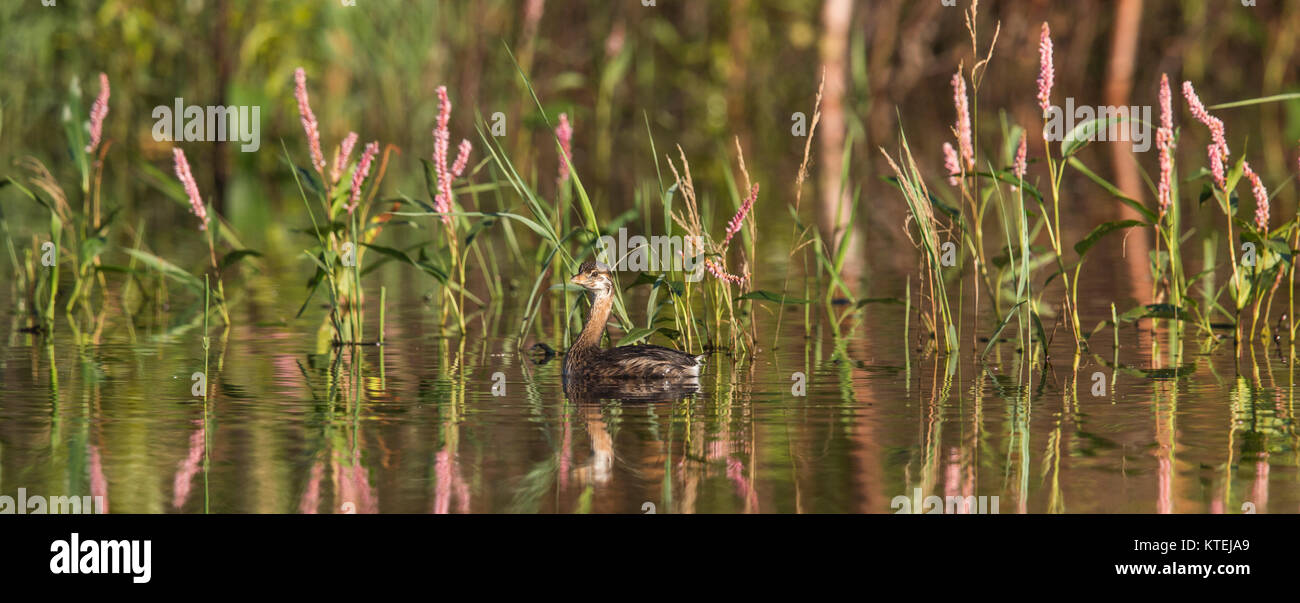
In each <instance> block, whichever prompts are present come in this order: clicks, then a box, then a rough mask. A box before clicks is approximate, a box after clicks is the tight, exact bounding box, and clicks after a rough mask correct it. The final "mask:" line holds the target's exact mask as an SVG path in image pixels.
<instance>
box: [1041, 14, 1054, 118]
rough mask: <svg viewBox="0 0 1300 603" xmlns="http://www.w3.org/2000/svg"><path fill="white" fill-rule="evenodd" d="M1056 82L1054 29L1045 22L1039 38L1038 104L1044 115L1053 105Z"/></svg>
mask: <svg viewBox="0 0 1300 603" xmlns="http://www.w3.org/2000/svg"><path fill="white" fill-rule="evenodd" d="M1055 82H1056V68H1055V66H1053V64H1052V29H1051V28H1050V27H1048V26H1047V22H1046V21H1044V22H1043V31H1042V34H1041V35H1040V36H1039V38H1038V106H1039V107H1041V108H1042V109H1043V115H1047V110H1048V109H1050V108H1051V106H1052V84H1054V83H1055Z"/></svg>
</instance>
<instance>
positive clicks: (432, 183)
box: [420, 158, 438, 204]
mask: <svg viewBox="0 0 1300 603" xmlns="http://www.w3.org/2000/svg"><path fill="white" fill-rule="evenodd" d="M420 163H422V164H423V165H424V188H425V191H427V192H428V193H429V203H432V204H436V203H437V199H438V170H437V168H436V167H434V165H433V162H432V161H429V160H428V159H423V158H421V159H420Z"/></svg>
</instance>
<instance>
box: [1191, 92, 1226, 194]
mask: <svg viewBox="0 0 1300 603" xmlns="http://www.w3.org/2000/svg"><path fill="white" fill-rule="evenodd" d="M1183 96H1184V97H1186V98H1187V107H1188V109H1189V110H1190V111H1191V112H1192V117H1195V118H1196V121H1199V122H1201V123H1202V124H1205V127H1206V128H1209V130H1210V139H1211V140H1213V141H1214V144H1212V145H1210V146H1211V150H1210V155H1211V158H1210V163H1211V166H1213V163H1214V161H1215V159H1214V157H1213V156H1214V155H1216V154H1217V155H1218V156H1219V158H1218V161H1219V163H1223V162H1225V161H1227V160H1228V155H1229V152H1228V139H1227V137H1226V136H1225V135H1224V129H1223V120H1221V119H1219V118H1217V117H1214V116H1213V115H1210V112H1209V111H1206V110H1205V105H1203V104H1201V99H1200V97H1198V96H1196V90H1195V89H1193V88H1192V83H1191V82H1183ZM1213 169H1214V168H1213V167H1211V170H1213ZM1220 169H1222V168H1221V167H1220ZM1223 185H1224V183H1223V181H1222V180H1220V181H1219V187H1220V188H1222V187H1223Z"/></svg>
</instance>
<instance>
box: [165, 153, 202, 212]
mask: <svg viewBox="0 0 1300 603" xmlns="http://www.w3.org/2000/svg"><path fill="white" fill-rule="evenodd" d="M172 159H173V160H174V161H175V163H176V178H177V179H179V180H180V181H181V184H182V185H183V186H184V187H185V194H186V195H188V196H189V198H190V213H192V214H194V215H196V216H198V218H199V221H200V224H199V230H207V229H208V210H207V208H205V207H204V206H203V198H202V197H201V196H200V195H199V185H198V184H196V183H195V182H194V174H193V173H192V172H190V162H189V161H187V160H186V159H185V151H182V150H181V149H180V148H179V147H177V148H174V149H172Z"/></svg>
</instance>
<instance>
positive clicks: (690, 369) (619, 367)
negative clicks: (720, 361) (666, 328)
mask: <svg viewBox="0 0 1300 603" xmlns="http://www.w3.org/2000/svg"><path fill="white" fill-rule="evenodd" d="M570 282H572V283H573V284H575V285H579V286H581V287H582V288H584V289H586V290H587V294H588V295H589V296H590V297H591V311H590V312H588V314H587V324H586V325H585V326H584V327H583V329H582V334H580V335H578V339H577V341H575V342H574V343H573V346H571V347H570V348H569V351H568V352H566V353H565V354H564V378H565V379H566V380H592V379H642V380H652V379H666V380H681V379H694V378H696V377H698V376H699V374H700V366H701V360H702V359H703V356H692V355H690V354H687V353H685V352H680V351H678V350H674V349H672V348H666V347H663V346H657V345H625V346H622V347H617V348H612V349H608V350H606V349H602V348H601V347H600V338H601V334H602V333H603V332H604V330H605V322H606V321H607V320H609V313H610V309H611V308H612V306H613V304H614V277H613V275H612V274H611V273H610V271H609V268H607V267H605V266H603V265H600V264H598V263H596V262H595V261H592V260H588V261H587V262H584V263H583V264H582V266H581V267H580V268H578V273H577V274H576V275H574V276H573V278H572V279H570Z"/></svg>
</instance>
